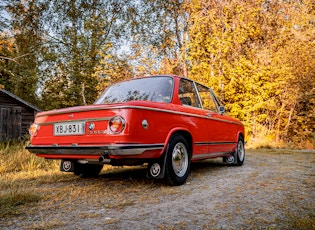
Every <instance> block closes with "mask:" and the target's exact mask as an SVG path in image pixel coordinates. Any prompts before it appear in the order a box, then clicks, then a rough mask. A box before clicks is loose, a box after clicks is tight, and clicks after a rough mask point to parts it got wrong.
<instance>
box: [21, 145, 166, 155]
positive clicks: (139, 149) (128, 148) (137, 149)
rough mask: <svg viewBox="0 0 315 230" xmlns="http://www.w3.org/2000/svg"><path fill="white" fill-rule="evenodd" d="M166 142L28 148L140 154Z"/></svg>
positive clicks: (31, 148)
mask: <svg viewBox="0 0 315 230" xmlns="http://www.w3.org/2000/svg"><path fill="white" fill-rule="evenodd" d="M163 148H164V144H146V145H145V144H125V145H107V146H52V145H39V146H36V145H35V146H34V145H29V146H26V149H27V150H28V151H30V152H31V153H35V154H46V155H53V154H60V155H65V154H73V155H97V156H98V155H102V154H104V153H105V152H106V153H108V154H109V155H115V156H126V155H139V154H141V153H143V152H144V151H147V150H162V149H163Z"/></svg>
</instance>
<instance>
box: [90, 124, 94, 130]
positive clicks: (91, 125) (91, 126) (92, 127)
mask: <svg viewBox="0 0 315 230" xmlns="http://www.w3.org/2000/svg"><path fill="white" fill-rule="evenodd" d="M94 127H95V125H94V123H93V122H91V123H90V124H89V130H93V129H94Z"/></svg>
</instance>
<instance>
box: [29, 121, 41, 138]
mask: <svg viewBox="0 0 315 230" xmlns="http://www.w3.org/2000/svg"><path fill="white" fill-rule="evenodd" d="M38 130H39V125H38V124H35V123H33V124H32V125H31V126H30V128H29V130H28V132H29V134H30V135H31V137H35V136H36V135H37V133H38Z"/></svg>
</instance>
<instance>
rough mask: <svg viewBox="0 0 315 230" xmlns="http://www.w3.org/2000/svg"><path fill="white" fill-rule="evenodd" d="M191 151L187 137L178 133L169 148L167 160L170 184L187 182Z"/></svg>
mask: <svg viewBox="0 0 315 230" xmlns="http://www.w3.org/2000/svg"><path fill="white" fill-rule="evenodd" d="M190 157H191V152H190V149H189V146H188V144H187V141H186V139H185V138H184V137H183V136H181V135H179V134H176V135H174V136H173V137H172V138H171V140H170V142H169V144H168V148H167V152H166V162H165V164H166V165H165V178H166V180H167V181H168V183H169V184H170V185H176V186H178V185H182V184H184V183H185V181H186V179H187V177H188V174H189V171H190Z"/></svg>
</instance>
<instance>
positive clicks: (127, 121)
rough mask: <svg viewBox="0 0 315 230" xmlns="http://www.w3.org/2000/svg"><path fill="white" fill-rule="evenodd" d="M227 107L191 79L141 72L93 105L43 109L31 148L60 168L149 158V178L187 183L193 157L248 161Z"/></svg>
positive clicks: (95, 167)
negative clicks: (55, 160)
mask: <svg viewBox="0 0 315 230" xmlns="http://www.w3.org/2000/svg"><path fill="white" fill-rule="evenodd" d="M224 110H225V109H224V107H223V106H222V105H221V103H220V101H219V100H218V98H217V97H216V96H215V94H214V93H213V91H212V90H211V89H209V88H208V87H206V86H204V85H201V84H199V83H197V82H194V81H192V80H189V79H187V78H182V77H179V76H175V75H159V76H150V77H143V78H135V79H131V80H127V81H123V82H120V83H117V84H113V85H112V86H110V87H109V88H107V89H106V90H105V91H104V93H103V94H102V95H101V96H100V97H99V98H98V99H97V100H96V101H95V103H94V104H93V105H89V106H78V107H71V108H65V109H58V110H52V111H46V112H40V113H38V114H37V116H36V118H35V122H34V124H32V126H31V127H30V134H31V145H29V146H27V147H26V148H27V149H28V150H29V151H30V152H32V153H35V154H36V155H37V156H39V157H44V158H46V159H61V165H60V169H61V171H66V172H74V173H75V174H76V175H83V176H93V175H98V174H99V173H100V171H101V170H102V167H103V164H111V165H142V164H145V163H148V177H154V178H166V180H167V181H168V182H169V183H170V184H171V185H181V184H183V183H184V182H185V181H186V179H187V177H188V174H189V171H190V163H191V162H192V161H198V160H204V159H208V158H215V157H223V160H224V161H225V162H227V163H229V164H233V165H242V164H243V162H244V159H245V150H244V126H243V124H242V123H241V122H240V121H238V120H236V119H234V118H231V117H229V116H226V115H225V111H224Z"/></svg>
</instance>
